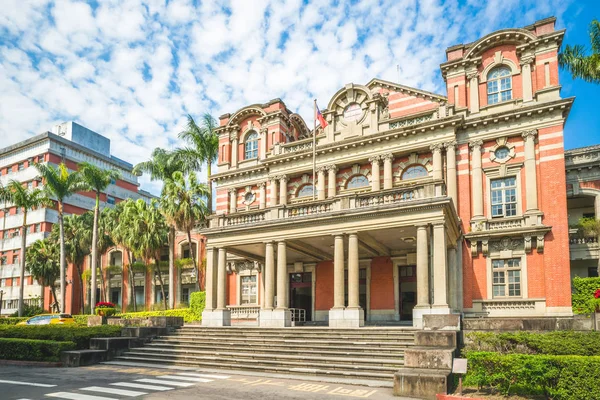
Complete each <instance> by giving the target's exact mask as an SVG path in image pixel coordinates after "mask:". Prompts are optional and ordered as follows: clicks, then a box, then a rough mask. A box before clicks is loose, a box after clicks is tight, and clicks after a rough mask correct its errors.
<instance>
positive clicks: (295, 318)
mask: <svg viewBox="0 0 600 400" xmlns="http://www.w3.org/2000/svg"><path fill="white" fill-rule="evenodd" d="M290 311H291V312H292V322H306V310H305V309H303V308H290Z"/></svg>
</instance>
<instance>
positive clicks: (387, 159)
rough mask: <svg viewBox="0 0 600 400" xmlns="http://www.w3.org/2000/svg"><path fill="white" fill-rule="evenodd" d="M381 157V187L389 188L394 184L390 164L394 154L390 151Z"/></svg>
mask: <svg viewBox="0 0 600 400" xmlns="http://www.w3.org/2000/svg"><path fill="white" fill-rule="evenodd" d="M381 158H382V159H383V188H384V189H391V188H392V187H393V186H394V181H393V177H392V164H393V162H394V155H393V154H392V153H388V154H384V155H382V156H381Z"/></svg>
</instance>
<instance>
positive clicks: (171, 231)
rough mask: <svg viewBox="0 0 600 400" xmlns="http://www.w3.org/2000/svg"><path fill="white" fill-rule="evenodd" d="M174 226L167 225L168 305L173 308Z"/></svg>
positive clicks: (174, 303) (174, 302)
mask: <svg viewBox="0 0 600 400" xmlns="http://www.w3.org/2000/svg"><path fill="white" fill-rule="evenodd" d="M175 293H176V291H175V228H174V227H173V226H170V227H169V307H170V308H171V309H174V308H175V305H176V303H177V302H176V301H175Z"/></svg>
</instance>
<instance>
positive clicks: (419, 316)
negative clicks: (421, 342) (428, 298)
mask: <svg viewBox="0 0 600 400" xmlns="http://www.w3.org/2000/svg"><path fill="white" fill-rule="evenodd" d="M412 314H413V319H412V320H413V327H415V328H418V329H423V315H428V314H431V306H419V305H417V306H415V307H414V308H413V312H412Z"/></svg>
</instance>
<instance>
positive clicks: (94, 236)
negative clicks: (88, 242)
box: [90, 192, 100, 314]
mask: <svg viewBox="0 0 600 400" xmlns="http://www.w3.org/2000/svg"><path fill="white" fill-rule="evenodd" d="M99 214H100V193H98V192H96V207H95V208H94V225H93V227H92V266H91V268H92V283H91V286H92V295H91V299H90V312H91V313H92V314H94V309H95V308H96V303H97V302H98V299H96V290H97V289H96V288H97V287H98V284H97V282H96V280H97V276H96V275H97V272H98V218H99Z"/></svg>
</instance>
